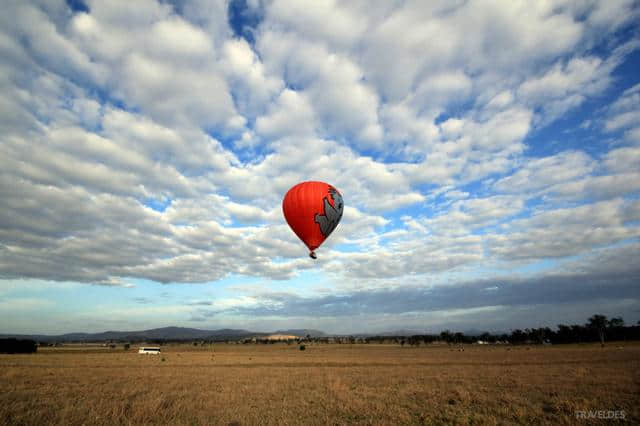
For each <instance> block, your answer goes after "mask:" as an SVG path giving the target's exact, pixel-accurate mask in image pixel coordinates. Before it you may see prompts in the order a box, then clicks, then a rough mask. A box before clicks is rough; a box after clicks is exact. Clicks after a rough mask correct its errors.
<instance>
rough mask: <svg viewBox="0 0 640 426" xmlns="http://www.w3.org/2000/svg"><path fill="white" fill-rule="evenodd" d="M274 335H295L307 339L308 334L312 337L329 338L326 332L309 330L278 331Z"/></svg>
mask: <svg viewBox="0 0 640 426" xmlns="http://www.w3.org/2000/svg"><path fill="white" fill-rule="evenodd" d="M273 334H288V335H294V336H300V337H306V336H307V334H308V335H309V336H311V337H325V336H327V334H326V333H325V332H324V331H320V330H313V329H307V328H292V329H289V330H278V331H275V332H274V333H273Z"/></svg>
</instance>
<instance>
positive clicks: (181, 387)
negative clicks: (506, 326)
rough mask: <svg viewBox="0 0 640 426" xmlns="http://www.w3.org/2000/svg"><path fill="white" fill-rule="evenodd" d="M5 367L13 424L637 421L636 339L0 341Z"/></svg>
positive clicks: (2, 399) (1, 398)
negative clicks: (593, 414)
mask: <svg viewBox="0 0 640 426" xmlns="http://www.w3.org/2000/svg"><path fill="white" fill-rule="evenodd" d="M621 346H623V347H621ZM163 358H164V361H163ZM0 379H1V380H2V392H0V422H3V423H6V424H50V423H55V424H108V425H111V424H143V423H162V424H278V425H280V424H291V425H296V424H347V423H362V424H423V423H427V424H432V423H436V424H441V423H446V424H451V423H453V424H469V423H481V424H497V423H500V424H504V423H536V424H538V423H547V424H569V423H571V424H574V423H576V422H583V423H589V424H592V423H593V420H590V421H586V420H582V421H581V420H579V419H576V415H575V412H576V410H624V414H625V418H626V421H627V422H630V423H635V424H640V344H637V343H636V344H628V343H627V344H616V343H610V344H608V345H607V347H605V348H604V349H601V348H600V347H599V346H597V345H575V346H551V347H504V346H487V347H480V346H466V347H465V348H464V351H459V350H458V349H457V348H453V347H447V346H445V347H420V348H407V347H405V348H401V347H399V346H392V345H365V344H363V345H307V350H306V351H304V352H303V351H299V350H298V348H297V346H296V345H290V346H289V345H285V344H275V345H225V344H220V345H214V346H205V347H197V348H194V347H193V346H187V345H182V346H165V347H163V354H162V355H160V356H157V355H155V356H154V355H139V354H138V353H137V346H135V345H134V346H132V347H131V350H130V351H129V352H124V351H123V350H122V347H121V346H120V347H119V348H118V349H117V350H111V351H105V350H103V349H100V348H85V350H79V349H78V348H74V349H73V350H71V349H65V348H64V347H63V348H55V349H48V350H41V351H40V352H38V353H37V354H32V355H0ZM600 421H601V422H608V421H606V420H600Z"/></svg>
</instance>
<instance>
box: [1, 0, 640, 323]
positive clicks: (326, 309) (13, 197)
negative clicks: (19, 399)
mask: <svg viewBox="0 0 640 426" xmlns="http://www.w3.org/2000/svg"><path fill="white" fill-rule="evenodd" d="M6 9H7V10H6V12H5V13H3V16H2V17H0V53H1V54H0V58H1V59H0V90H1V91H2V100H1V101H0V147H1V149H2V155H1V156H0V161H1V162H2V164H1V165H2V168H1V169H0V191H1V195H2V200H3V203H2V208H1V209H0V333H3V332H5V333H63V332H71V331H104V330H108V329H112V330H113V329H118V330H134V329H147V328H153V327H161V326H169V325H177V326H186V327H197V328H205V329H214V328H223V327H233V328H246V329H251V330H256V331H269V330H276V329H285V328H303V327H306V328H317V329H321V330H324V331H327V332H334V333H352V332H376V331H389V330H396V329H407V328H409V329H413V330H420V331H432V332H438V331H440V330H442V329H443V328H450V329H457V330H467V329H472V328H473V329H487V330H508V329H511V328H516V327H532V326H539V325H549V326H554V325H556V324H558V323H567V322H569V323H575V322H583V321H585V320H586V318H587V317H588V316H590V315H592V314H594V313H603V314H606V315H616V316H618V315H621V316H623V317H624V318H625V320H626V321H627V322H628V323H635V322H636V321H638V320H640V309H639V308H638V306H640V304H639V303H638V299H639V298H640V286H639V279H640V269H639V268H640V267H639V266H638V265H637V262H635V259H637V258H638V256H639V255H640V241H639V236H640V200H639V197H638V196H639V195H640V124H639V123H640V78H639V77H638V73H637V71H636V70H637V69H640V34H639V27H638V25H637V22H639V19H638V18H640V16H639V15H640V6H639V4H638V2H636V1H607V2H594V1H551V2H544V3H542V2H535V3H531V2H526V1H522V2H520V1H508V2H507V1H505V2H498V3H493V4H486V3H481V2H474V1H470V2H453V3H452V2H450V1H445V2H422V1H398V2H369V1H353V2H347V3H345V2H336V1H327V2H316V1H313V2H304V1H300V2H286V1H278V0H273V1H259V0H246V1H233V2H231V3H229V2H227V1H204V0H184V1H176V2H166V1H163V2H158V1H155V0H144V1H136V2H131V3H130V4H127V5H123V4H122V3H116V2H104V1H85V2H82V1H66V2H65V1H63V0H57V1H26V2H22V1H21V2H18V1H16V2H10V3H9V4H8V6H7V7H6ZM304 180H322V181H326V182H329V183H331V184H332V185H334V186H336V187H337V188H338V189H339V190H340V191H341V193H342V195H343V197H344V201H345V212H344V216H343V220H342V223H341V224H340V225H339V226H338V228H337V229H336V230H335V231H334V233H333V234H332V235H331V237H330V238H329V239H328V240H327V241H326V242H325V244H324V245H323V246H322V247H321V248H320V249H319V250H318V256H319V259H318V260H317V261H312V260H311V259H309V258H308V257H307V252H306V248H305V247H304V245H303V244H302V243H301V242H300V241H298V240H297V238H296V236H295V235H294V234H293V233H292V232H291V231H290V230H289V229H288V227H287V225H286V223H285V221H284V219H283V217H282V212H281V201H282V197H283V196H284V194H285V193H286V191H287V190H288V189H289V188H290V187H291V186H293V185H295V184H296V183H298V182H300V181H304Z"/></svg>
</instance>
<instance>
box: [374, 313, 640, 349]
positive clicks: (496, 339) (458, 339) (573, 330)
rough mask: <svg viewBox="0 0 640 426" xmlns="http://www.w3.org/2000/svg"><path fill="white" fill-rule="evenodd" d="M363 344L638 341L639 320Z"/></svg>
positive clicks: (594, 320) (598, 319)
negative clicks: (627, 323)
mask: <svg viewBox="0 0 640 426" xmlns="http://www.w3.org/2000/svg"><path fill="white" fill-rule="evenodd" d="M364 340H365V341H366V343H373V342H375V343H382V342H388V341H389V340H391V341H393V342H396V343H399V344H401V345H403V346H404V345H405V344H407V345H420V344H421V343H433V342H445V343H449V344H462V343H476V342H478V341H480V342H482V343H494V344H495V343H504V344H516V345H517V344H561V343H589V342H600V344H602V345H604V342H605V340H621V341H624V340H640V321H638V323H637V324H635V325H630V326H627V325H625V322H624V320H623V319H622V317H614V318H611V319H609V318H607V317H606V316H605V315H599V314H596V315H593V316H591V317H589V319H588V320H587V322H586V323H585V324H573V325H567V324H558V326H557V327H556V328H555V329H551V328H550V327H540V328H525V329H524V330H522V329H515V330H512V331H511V332H510V333H499V334H493V333H482V334H480V335H465V334H464V333H461V332H452V331H449V330H444V331H443V332H441V333H440V334H437V335H436V334H424V335H422V334H421V335H413V336H392V337H390V336H370V337H366V338H365V339H364Z"/></svg>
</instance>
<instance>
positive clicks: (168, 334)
mask: <svg viewBox="0 0 640 426" xmlns="http://www.w3.org/2000/svg"><path fill="white" fill-rule="evenodd" d="M482 333H483V331H480V330H465V331H464V334H465V335H466V336H480V335H481V334H482ZM496 333H497V334H500V333H499V332H495V333H494V334H496ZM272 334H280V335H292V336H299V337H306V336H310V337H327V336H338V335H329V334H327V333H324V332H323V331H320V330H313V329H306V328H301V329H300V328H295V329H288V330H277V331H274V332H271V333H264V332H255V331H249V330H242V329H232V328H223V329H219V330H200V329H197V328H185V327H163V328H154V329H151V330H142V331H105V332H102V333H67V334H60V335H55V336H54V335H42V334H32V335H24V334H22V335H20V334H0V338H8V337H15V338H18V339H32V340H36V341H39V342H106V341H110V340H114V341H132V342H140V341H145V340H148V341H151V340H169V341H177V340H227V339H228V340H238V339H244V338H247V337H257V338H260V337H266V336H269V335H272ZM417 334H440V333H429V332H425V331H423V330H422V331H421V330H411V329H400V330H394V331H387V332H379V333H355V334H351V335H352V336H354V337H369V336H412V335H417ZM341 336H345V335H341Z"/></svg>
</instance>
